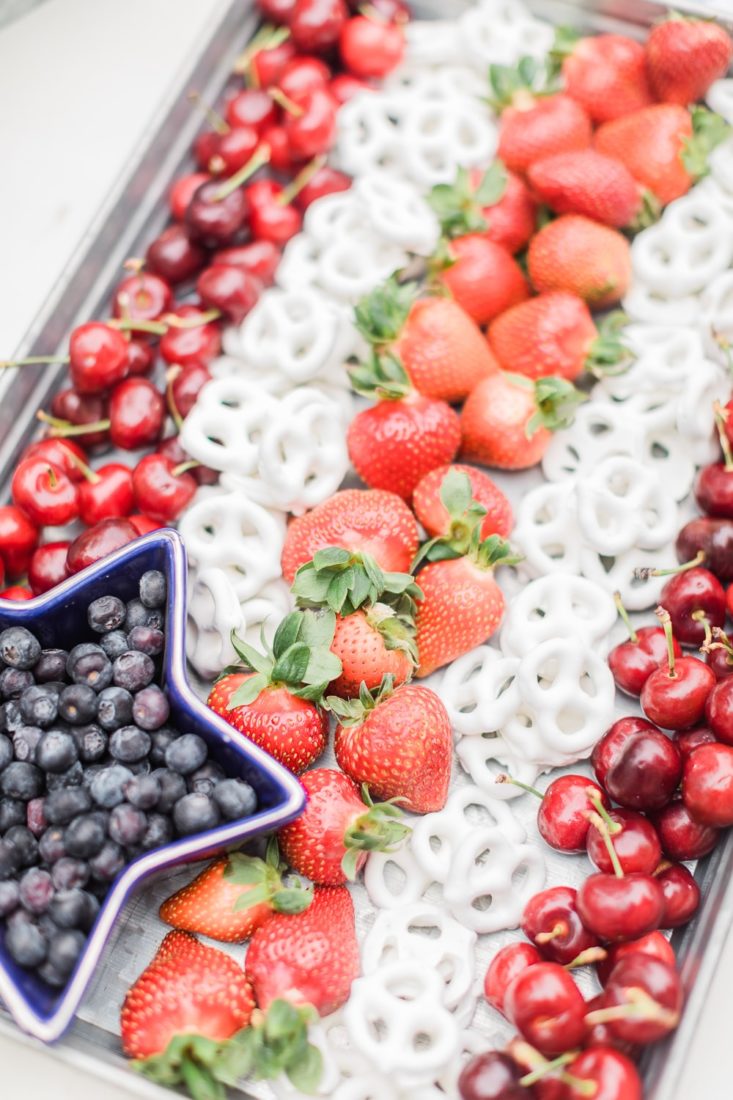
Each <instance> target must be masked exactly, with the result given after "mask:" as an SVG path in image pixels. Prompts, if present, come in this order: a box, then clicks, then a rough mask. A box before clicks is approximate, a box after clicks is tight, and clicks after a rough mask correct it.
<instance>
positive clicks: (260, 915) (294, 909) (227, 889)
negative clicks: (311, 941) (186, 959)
mask: <svg viewBox="0 0 733 1100" xmlns="http://www.w3.org/2000/svg"><path fill="white" fill-rule="evenodd" d="M284 869H285V867H284V864H280V861H279V859H278V855H277V845H269V846H268V850H267V858H266V860H264V859H256V858H254V857H253V856H246V855H244V854H243V853H242V852H232V853H231V854H230V855H228V856H221V857H220V858H219V859H215V860H214V862H213V863H210V864H209V866H208V867H205V868H204V870H203V871H201V872H200V873H199V874H198V875H197V876H196V878H194V879H193V880H192V881H191V882H189V884H188V885H187V886H184V887H183V888H182V889H181V890H178V891H177V892H176V893H175V894H172V895H171V896H170V897H169V898H167V899H166V900H165V901H164V902H163V904H162V905H161V907H160V919H161V920H164V921H165V922H166V924H172V925H173V927H174V928H178V929H182V930H183V931H185V932H198V933H199V934H200V935H202V936H208V937H209V939H212V940H221V941H222V942H224V943H241V942H242V941H243V940H246V939H249V937H250V936H251V935H252V933H253V932H254V931H255V930H256V929H257V928H259V927H260V925H262V924H264V922H265V921H266V920H268V919H269V918H270V917H271V916H272V914H273V913H299V912H300V911H301V909H305V908H306V906H307V905H309V904H310V900H311V894H310V892H309V891H308V890H304V889H302V888H300V886H299V885H298V886H296V885H292V886H286V885H285V884H284V883H283V880H282V871H284Z"/></svg>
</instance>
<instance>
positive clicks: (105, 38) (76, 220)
mask: <svg viewBox="0 0 733 1100" xmlns="http://www.w3.org/2000/svg"><path fill="white" fill-rule="evenodd" d="M0 3H2V0H0ZM224 3H225V0H50V2H48V3H46V4H43V5H42V6H41V7H40V8H38V9H37V10H35V11H33V12H31V13H29V14H28V15H26V16H24V17H23V18H22V19H20V20H19V21H18V22H16V23H14V24H11V25H10V26H8V27H5V28H3V29H2V30H0V103H1V104H2V110H1V111H0V149H2V168H1V169H0V242H1V248H2V262H0V358H2V357H3V356H4V355H9V354H10V353H11V351H12V350H13V349H14V348H15V346H16V345H17V344H18V343H19V342H20V340H21V338H22V336H23V334H24V333H25V331H26V330H27V328H28V327H29V326H30V324H31V322H32V320H33V318H34V316H35V313H36V311H37V310H38V308H39V307H40V305H41V304H42V302H43V300H44V298H45V296H46V295H47V294H48V293H49V291H50V289H51V288H52V286H53V285H54V283H55V282H56V280H57V278H58V277H59V276H60V275H61V274H62V273H63V270H64V265H65V264H66V263H67V261H68V259H69V257H70V255H71V254H72V252H73V251H74V250H75V248H76V247H77V246H78V244H79V242H80V240H81V239H82V238H83V236H84V235H85V233H86V232H88V231H89V227H90V225H91V224H92V223H93V221H94V216H95V214H96V212H97V211H98V210H99V208H100V206H101V205H102V204H103V203H104V201H105V199H106V197H107V196H108V195H109V193H110V192H111V191H112V190H113V189H114V188H115V187H116V186H117V185H118V183H119V180H120V178H121V175H122V174H123V172H124V166H125V164H126V162H127V161H128V158H129V157H130V155H131V153H132V151H133V150H134V149H135V147H136V145H137V143H138V142H139V141H140V139H141V137H142V136H143V134H144V132H145V130H146V127H147V126H148V125H149V123H150V119H151V116H152V115H153V113H155V112H157V111H159V110H160V108H161V105H162V104H163V103H164V102H165V101H166V99H169V98H170V96H171V94H172V91H173V89H174V88H175V86H176V74H177V73H178V71H179V70H180V69H181V67H182V66H183V65H184V64H185V61H186V58H187V57H188V56H189V55H190V53H191V51H192V50H193V49H194V47H195V44H196V42H197V40H198V39H199V37H200V35H201V33H202V28H203V27H204V26H205V25H206V22H207V20H208V19H210V18H211V17H212V15H213V14H216V12H217V11H218V10H219V9H220V8H223V7H224ZM731 986H733V934H731V935H729V936H728V941H727V944H726V949H725V951H724V954H723V957H722V960H721V965H720V967H719V968H718V970H717V972H716V975H715V977H714V980H713V983H712V986H711V989H710V994H709V998H708V1003H707V1007H706V1010H705V1012H704V1015H703V1018H702V1026H701V1027H700V1029H699V1031H698V1034H697V1038H696V1041H695V1047H694V1050H693V1054H692V1056H691V1058H690V1060H689V1062H688V1065H687V1067H686V1071H685V1073H684V1074H683V1076H682V1077H681V1078H680V1080H679V1083H678V1087H677V1089H676V1090H675V1092H674V1094H673V1095H670V1096H669V1097H664V1098H663V1100H693V1098H698V1097H699V1098H702V1097H705V1100H729V1098H730V1097H731V1095H733V1086H731V1080H733V1043H731V1041H730V1038H729V1032H730V1025H729V1020H730V1016H731V1001H732V1000H733V995H732V994H731ZM0 1067H2V1069H1V1070H0V1080H1V1081H2V1091H3V1095H4V1096H6V1097H20V1096H22V1097H23V1100H50V1098H51V1097H53V1098H54V1100H124V1098H125V1097H127V1096H129V1095H130V1094H129V1093H128V1091H127V1089H125V1088H124V1087H120V1085H119V1084H117V1083H113V1082H111V1081H109V1080H102V1079H99V1078H97V1077H92V1076H90V1075H89V1074H87V1073H86V1072H85V1071H84V1070H82V1069H79V1068H75V1067H72V1066H68V1065H64V1064H62V1063H60V1062H59V1060H58V1059H57V1058H56V1057H55V1056H54V1055H53V1054H52V1053H46V1052H44V1051H40V1050H37V1049H35V1048H29V1047H28V1046H27V1045H26V1044H24V1043H17V1042H15V1041H14V1040H13V1039H11V1038H9V1037H8V1036H7V1035H5V1034H0Z"/></svg>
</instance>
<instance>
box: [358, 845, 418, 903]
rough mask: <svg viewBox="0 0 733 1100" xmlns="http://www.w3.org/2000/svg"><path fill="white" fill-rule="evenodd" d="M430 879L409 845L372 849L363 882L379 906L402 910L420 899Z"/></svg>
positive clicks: (371, 897) (371, 898)
mask: <svg viewBox="0 0 733 1100" xmlns="http://www.w3.org/2000/svg"><path fill="white" fill-rule="evenodd" d="M430 882H431V879H430V876H429V875H427V874H426V873H425V872H424V871H423V869H422V868H421V867H420V864H419V863H418V862H417V860H416V859H415V856H414V855H413V853H412V851H411V849H410V846H409V845H408V844H403V846H402V847H401V848H398V849H397V850H396V851H394V852H371V853H370V855H369V858H368V859H367V861H366V866H365V868H364V885H365V886H366V889H367V893H368V894H369V898H370V900H371V902H372V904H373V905H376V906H377V908H378V909H401V908H402V907H403V906H405V905H411V904H412V903H413V902H416V901H419V900H420V898H421V897H422V896H423V894H424V893H425V890H426V889H427V888H428V886H429V885H430Z"/></svg>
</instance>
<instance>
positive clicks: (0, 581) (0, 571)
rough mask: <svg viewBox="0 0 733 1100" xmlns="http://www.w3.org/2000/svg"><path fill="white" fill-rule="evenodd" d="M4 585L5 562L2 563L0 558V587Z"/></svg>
mask: <svg viewBox="0 0 733 1100" xmlns="http://www.w3.org/2000/svg"><path fill="white" fill-rule="evenodd" d="M4 584H5V562H4V561H3V559H2V557H0V585H4ZM5 599H8V597H7V596H6V597H5Z"/></svg>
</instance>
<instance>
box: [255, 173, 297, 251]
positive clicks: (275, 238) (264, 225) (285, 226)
mask: <svg viewBox="0 0 733 1100" xmlns="http://www.w3.org/2000/svg"><path fill="white" fill-rule="evenodd" d="M263 182H265V183H266V184H269V186H270V187H271V188H272V198H271V199H270V200H267V201H265V200H259V201H257V202H256V203H252V207H251V211H250V217H249V226H250V231H251V233H252V236H253V237H254V238H255V240H258V241H270V242H271V243H272V244H274V245H278V246H279V247H280V248H282V247H283V246H284V245H286V244H287V243H288V241H289V240H290V238H291V237H294V236H295V234H296V233H298V232H299V231H300V227H301V225H302V222H303V218H302V216H301V214H300V211H299V210H297V209H296V208H295V207H294V206H293V205H292V203H290V202H289V201H288V200H287V191H286V189H285V188H282V187H280V185H279V184H276V183H271V181H269V180H267V181H263ZM255 186H256V185H255Z"/></svg>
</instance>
